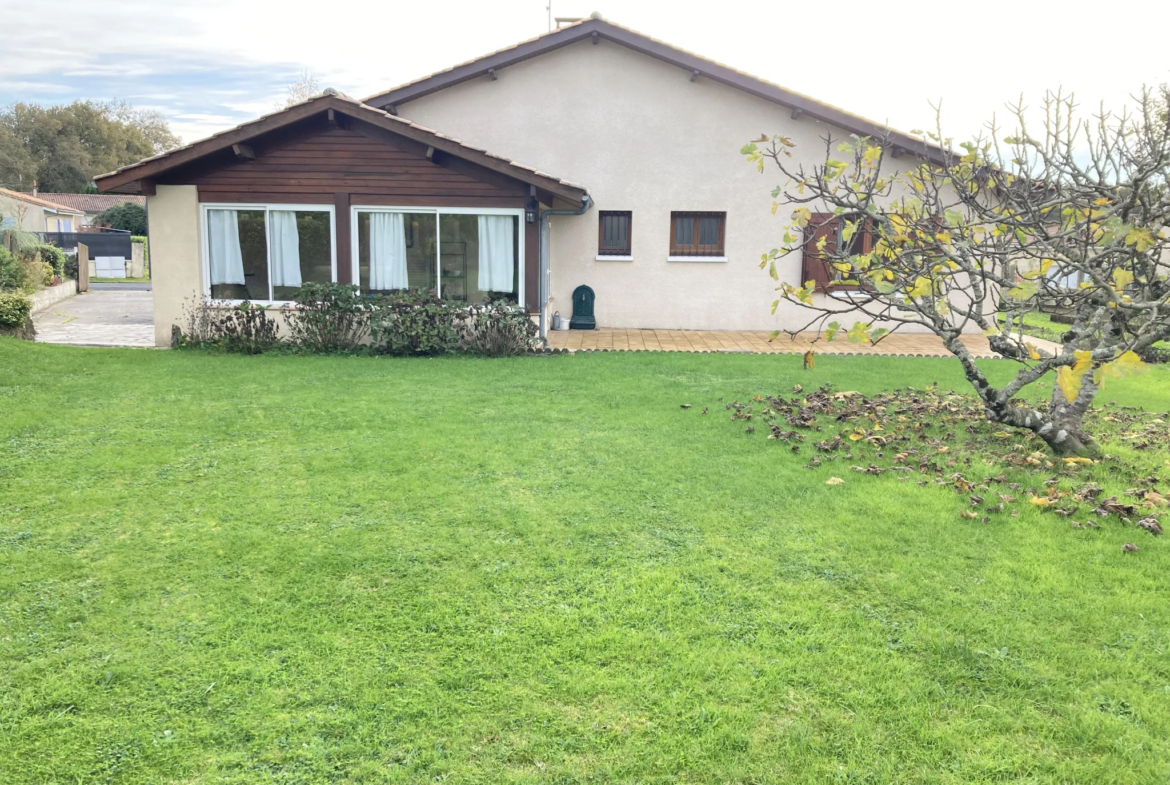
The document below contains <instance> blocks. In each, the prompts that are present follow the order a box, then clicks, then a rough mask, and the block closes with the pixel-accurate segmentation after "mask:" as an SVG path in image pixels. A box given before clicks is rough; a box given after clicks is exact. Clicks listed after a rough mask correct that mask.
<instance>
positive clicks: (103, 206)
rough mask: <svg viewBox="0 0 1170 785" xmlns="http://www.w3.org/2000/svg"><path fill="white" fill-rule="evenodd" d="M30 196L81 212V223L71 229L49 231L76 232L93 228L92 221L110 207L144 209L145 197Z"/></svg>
mask: <svg viewBox="0 0 1170 785" xmlns="http://www.w3.org/2000/svg"><path fill="white" fill-rule="evenodd" d="M30 196H36V197H39V198H41V199H47V200H49V201H50V202H55V203H57V204H63V205H65V206H66V207H69V208H72V209H74V210H80V211H81V212H82V220H81V223H80V224H78V225H77V226H75V227H74V228H73V229H52V230H50V231H62V232H65V231H77V230H78V229H79V228H80V227H84V226H93V225H94V219H95V218H97V217H98V216H99V215H101V214H102V213H104V212H105V211H106V210H108V209H110V208H111V207H117V206H118V205H120V204H126V203H127V202H129V203H130V204H137V205H140V206H141V207H146V197H145V196H136V195H130V194H56V193H52V194H51V193H38V192H37V191H35V190H34V191H33V193H32V194H30Z"/></svg>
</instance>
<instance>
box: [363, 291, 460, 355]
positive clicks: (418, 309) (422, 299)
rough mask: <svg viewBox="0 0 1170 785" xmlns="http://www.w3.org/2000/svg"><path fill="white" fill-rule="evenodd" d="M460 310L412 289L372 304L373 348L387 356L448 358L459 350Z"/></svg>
mask: <svg viewBox="0 0 1170 785" xmlns="http://www.w3.org/2000/svg"><path fill="white" fill-rule="evenodd" d="M457 311H458V309H457V308H456V307H455V306H453V305H452V304H451V303H449V302H446V301H445V300H440V299H439V298H438V297H436V296H435V294H434V292H433V291H426V290H422V289H409V290H403V291H401V292H395V293H393V294H389V295H385V296H382V297H377V298H374V299H372V300H371V301H370V336H371V348H372V349H373V350H374V351H377V352H381V353H384V354H405V355H409V354H445V353H447V352H453V351H455V350H457V349H458V348H459V332H458V331H457V330H456V329H455V319H456V315H457Z"/></svg>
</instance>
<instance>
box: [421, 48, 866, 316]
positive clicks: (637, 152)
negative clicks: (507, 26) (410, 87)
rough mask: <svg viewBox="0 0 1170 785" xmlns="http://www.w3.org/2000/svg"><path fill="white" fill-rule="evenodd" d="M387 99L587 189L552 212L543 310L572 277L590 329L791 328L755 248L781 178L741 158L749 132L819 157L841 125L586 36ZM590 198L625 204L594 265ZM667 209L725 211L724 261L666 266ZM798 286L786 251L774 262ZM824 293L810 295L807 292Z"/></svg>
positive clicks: (770, 227) (796, 262)
mask: <svg viewBox="0 0 1170 785" xmlns="http://www.w3.org/2000/svg"><path fill="white" fill-rule="evenodd" d="M497 75H498V79H497V80H496V81H491V80H489V79H488V78H486V77H484V78H482V79H476V80H473V81H470V82H465V83H463V84H461V85H458V86H455V87H451V88H448V89H446V90H441V91H439V92H437V93H434V94H432V95H429V96H425V97H423V98H420V99H418V100H415V101H412V102H410V103H406V104H401V105H399V106H398V112H399V114H401V115H402V116H404V117H407V118H409V119H410V120H413V121H415V122H417V123H420V124H422V125H425V126H429V127H431V128H435V129H437V130H440V131H442V132H443V133H445V134H448V135H451V136H455V137H458V138H460V139H462V140H463V141H465V142H468V143H470V144H473V145H476V146H481V147H484V148H486V149H488V150H491V151H492V152H494V153H498V154H501V155H506V156H509V157H512V158H513V159H515V160H518V161H521V162H523V163H525V164H528V165H532V166H536V167H538V168H540V169H542V170H544V171H547V172H552V173H554V174H556V175H557V176H559V177H564V178H567V179H569V180H573V181H576V182H579V183H582V184H583V185H585V186H586V187H587V188H588V189H589V192H590V194H591V196H592V197H593V199H594V200H595V202H596V204H595V206H594V209H593V210H591V211H590V212H589V213H587V214H586V215H584V216H580V217H554V218H553V219H552V233H551V242H552V245H551V248H552V252H551V269H552V287H551V292H552V298H553V299H552V301H551V302H550V304H549V313H552V312H553V311H556V310H559V311H560V312H561V313H562V314H568V313H570V312H571V311H572V301H571V296H572V292H573V289H575V288H576V287H577V286H578V285H580V284H588V285H589V286H591V287H593V289H594V291H595V292H596V294H597V301H596V314H597V320H598V325H599V326H602V327H627V328H636V327H651V328H658V329H672V328H686V329H710V330H772V329H777V328H791V327H793V326H795V325H797V324H798V323H803V322H804V321H806V320H807V319H808V317H809V312H808V311H802V310H800V309H799V308H798V307H797V306H795V305H791V304H788V303H781V305H780V308H779V309H778V310H777V314H776V316H772V315H771V313H770V308H771V303H772V301H773V300H774V299H776V293H775V291H774V288H775V283H774V282H773V281H772V280H771V278H769V277H768V275H767V273H766V272H764V271H761V270H760V268H759V263H760V255H761V254H762V253H764V252H766V251H767V250H769V249H771V248H775V247H778V246H780V245H781V242H780V239H779V238H780V236H781V234H782V227H783V226H784V225H785V224H786V223H787V222H788V218H787V216H786V215H785V213H786V212H787V213H790V212H791V208H789V209H788V210H787V211H781V214H779V215H776V216H773V215H772V214H771V202H772V198H771V196H770V192H771V190H772V188H773V187H775V186H776V185H777V184H779V183H781V181H782V178H781V176H780V175H779V173H778V172H777V171H776V170H775V168H774V167H771V168H767V167H766V168H765V173H764V174H762V175H761V174H759V173H758V172H757V171H756V169H755V168H754V167H753V166H752V165H750V164H747V163H746V162H745V161H744V159H743V156H741V155H740V153H739V150H740V147H741V146H742V145H743V144H744V142H746V141H748V140H749V139H754V138H758V137H759V136H760V134H762V133H763V134H768V135H771V134H774V133H781V134H784V135H787V136H789V137H791V138H792V139H793V140H794V141H795V142H796V144H797V146H796V149H795V152H796V158H795V159H794V161H793V163H794V164H799V163H800V162H801V161H803V162H804V163H806V164H807V165H812V164H814V163H817V162H823V161H824V155H825V146H824V142H823V140H822V139H821V137H823V136H824V135H825V134H826V132H828V131H829V130H832V131H833V136H834V137H836V138H840V139H842V140H844V139H847V138H848V136H849V134H848V133H847V132H843V131H840V130H836V129H830V128H829V127H828V126H825V125H823V124H821V123H819V122H816V121H814V120H810V119H808V118H807V117H805V118H801V119H799V120H793V119H792V118H791V116H790V114H791V113H790V110H789V109H786V108H784V107H782V106H778V105H776V104H773V103H771V102H768V101H765V100H763V99H760V98H755V97H753V96H750V95H748V94H747V93H744V92H742V91H740V90H737V89H734V88H731V87H727V86H725V85H721V84H718V83H716V82H712V81H711V80H708V79H704V78H702V77H700V78H699V79H698V80H697V81H695V82H692V81H691V74H690V72H688V71H684V70H682V69H680V68H677V67H675V66H672V65H669V64H666V63H663V62H662V61H659V60H656V59H654V58H651V57H648V56H645V55H641V54H638V53H636V52H634V51H632V50H630V49H628V48H626V47H623V46H621V45H618V44H614V43H610V42H607V41H602V42H600V43H599V44H597V45H594V44H592V43H591V42H588V41H583V42H581V43H577V44H573V45H571V46H568V47H565V48H564V49H560V50H558V51H555V52H552V53H549V54H546V55H543V56H541V57H538V58H535V59H532V60H528V61H525V62H523V63H519V64H517V65H513V66H510V67H508V68H504V69H500V70H498V71H497ZM598 210H632V211H633V213H634V216H633V237H632V250H633V261H632V262H601V261H596V260H595V256H596V255H597V227H598V217H597V211H598ZM672 210H713V211H725V212H726V213H727V231H726V255H727V261H726V262H707V263H703V262H668V261H667V251H668V240H669V231H670V213H671V211H672ZM779 272H780V276H781V280H784V281H789V282H791V283H794V284H797V283H799V278H800V259H799V255H796V254H794V255H791V256H789V257H787V258H786V259H784V260H783V261H782V262H780V263H779ZM817 296H818V297H821V295H817Z"/></svg>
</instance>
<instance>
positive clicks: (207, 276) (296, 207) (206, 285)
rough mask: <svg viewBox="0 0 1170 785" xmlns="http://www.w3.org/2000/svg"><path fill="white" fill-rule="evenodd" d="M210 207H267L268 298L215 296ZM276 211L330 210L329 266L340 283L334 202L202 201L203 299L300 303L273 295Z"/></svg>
mask: <svg viewBox="0 0 1170 785" xmlns="http://www.w3.org/2000/svg"><path fill="white" fill-rule="evenodd" d="M209 210H237V211H244V210H251V211H257V210H263V211H264V237H265V243H264V257H265V258H264V261H265V264H266V265H267V267H268V296H269V299H267V300H239V299H234V300H233V299H220V298H216V297H212V296H211V256H210V250H211V249H210V248H209V247H208V245H209V243H208V240H207V232H208V224H207V213H208V211H209ZM273 210H283V211H287V212H299V213H329V267H330V278H331V279H332V281H331V282H332V283H337V211H336V210H335V209H334V207H333V205H331V204H284V203H282V202H260V203H253V202H200V203H199V246H200V259H201V261H202V263H203V299H204V300H205V301H206V302H216V303H224V304H226V305H239V304H240V303H243V302H251V303H255V304H257V305H275V306H288V305H296V301H295V300H274V299H271V298H272V293H273V286H272V243H271V242H270V241H269V237H268V213H270V212H272V211H273Z"/></svg>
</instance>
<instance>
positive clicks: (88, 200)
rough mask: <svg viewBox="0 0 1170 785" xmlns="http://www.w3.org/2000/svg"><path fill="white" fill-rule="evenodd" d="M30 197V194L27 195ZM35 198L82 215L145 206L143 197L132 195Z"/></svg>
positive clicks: (45, 196) (48, 195) (42, 194)
mask: <svg viewBox="0 0 1170 785" xmlns="http://www.w3.org/2000/svg"><path fill="white" fill-rule="evenodd" d="M29 195H31V194H29ZM37 196H38V197H39V198H41V199H48V200H50V201H53V202H56V203H57V204H63V205H66V206H68V207H72V208H73V209H75V210H80V211H81V212H83V213H94V214H97V213H100V212H102V211H104V210H108V209H109V208H111V207H113V206H115V205H119V204H125V203H126V202H130V203H131V204H137V205H142V206H144V207H145V206H146V197H145V196H135V195H133V194H46V193H40V194H37Z"/></svg>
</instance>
